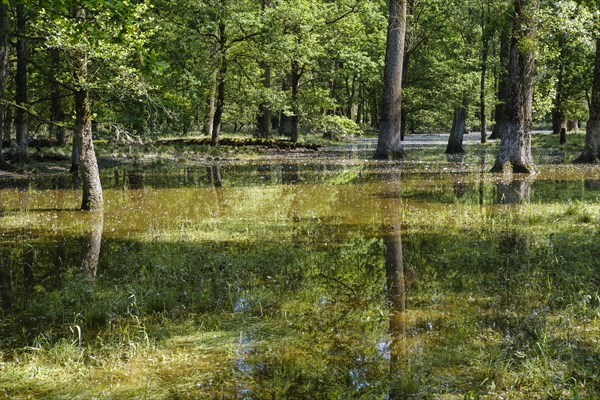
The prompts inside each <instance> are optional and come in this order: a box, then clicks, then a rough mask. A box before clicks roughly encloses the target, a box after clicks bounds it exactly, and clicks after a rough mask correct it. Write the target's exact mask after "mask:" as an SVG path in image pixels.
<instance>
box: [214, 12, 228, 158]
mask: <svg viewBox="0 0 600 400" xmlns="http://www.w3.org/2000/svg"><path fill="white" fill-rule="evenodd" d="M226 41H227V38H226V37H225V24H224V23H220V24H219V73H218V76H217V104H216V105H215V116H214V119H213V128H212V135H211V140H210V143H211V144H212V145H213V146H217V145H218V144H219V138H220V136H221V119H222V118H223V108H224V107H225V77H226V75H227V53H226V49H225V43H226Z"/></svg>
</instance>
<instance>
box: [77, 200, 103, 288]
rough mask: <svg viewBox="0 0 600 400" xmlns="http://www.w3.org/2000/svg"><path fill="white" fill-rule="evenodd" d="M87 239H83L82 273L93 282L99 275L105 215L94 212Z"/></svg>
mask: <svg viewBox="0 0 600 400" xmlns="http://www.w3.org/2000/svg"><path fill="white" fill-rule="evenodd" d="M90 218H91V221H89V225H88V227H87V228H88V229H89V231H88V232H87V234H86V237H85V238H84V239H83V240H84V243H83V253H82V255H81V271H82V272H83V273H84V274H85V275H86V277H87V278H88V279H89V280H90V281H93V280H94V279H95V278H96V274H97V273H98V261H99V259H100V248H101V247H102V246H101V245H102V230H103V228H104V215H103V213H102V212H101V211H100V212H94V213H92V215H91V216H90Z"/></svg>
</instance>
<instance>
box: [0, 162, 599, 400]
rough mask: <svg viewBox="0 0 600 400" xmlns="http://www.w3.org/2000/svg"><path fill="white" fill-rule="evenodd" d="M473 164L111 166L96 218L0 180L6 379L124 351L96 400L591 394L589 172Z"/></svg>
mask: <svg viewBox="0 0 600 400" xmlns="http://www.w3.org/2000/svg"><path fill="white" fill-rule="evenodd" d="M470 161H472V162H470ZM481 161H483V162H484V164H483V165H482V164H481ZM485 162H486V160H485V157H484V156H482V158H478V157H474V158H473V160H470V159H469V160H466V161H465V160H452V159H449V160H446V161H443V162H441V161H435V162H433V161H432V162H429V163H427V162H425V163H419V162H413V163H410V162H405V163H396V164H391V165H390V164H387V163H372V162H367V161H360V160H353V161H344V160H340V159H339V158H338V159H334V158H332V159H329V160H325V161H324V160H310V159H307V160H295V161H293V162H276V163H273V162H250V163H238V164H235V163H224V164H223V165H219V164H213V165H207V166H201V167H199V166H190V167H186V168H177V169H166V168H163V169H161V170H158V171H154V172H147V171H146V172H145V173H144V172H142V171H140V170H133V169H120V168H117V169H114V170H105V171H104V172H103V177H102V178H103V186H104V188H105V192H104V193H105V210H104V212H103V213H102V214H91V215H90V214H86V213H82V212H80V211H77V207H78V205H79V201H80V192H79V191H78V190H77V188H78V182H77V180H76V179H73V177H71V176H60V177H55V178H52V179H49V178H43V179H37V180H28V179H23V180H10V181H0V187H2V189H0V290H1V305H2V313H1V315H0V321H1V325H0V328H1V329H2V335H1V337H0V352H1V353H0V354H2V359H3V360H4V362H5V363H11V362H14V363H17V362H18V360H17V359H18V358H19V357H20V356H19V354H23V352H25V353H27V350H26V349H28V348H32V347H33V348H35V347H36V346H38V347H40V346H42V347H43V346H52V345H53V344H56V343H60V341H61V340H64V339H68V340H69V341H74V342H75V343H74V345H76V346H81V347H85V348H87V354H88V355H86V357H89V358H87V359H84V360H83V361H81V362H82V363H84V364H86V366H87V367H88V368H89V369H87V370H86V371H92V370H94V369H95V368H96V369H101V368H103V362H106V363H108V361H106V360H105V361H103V362H101V361H98V360H101V359H102V357H103V354H104V353H102V349H103V348H104V346H107V345H108V344H111V345H113V346H117V347H118V345H123V344H124V346H125V347H124V348H126V349H129V350H127V351H125V350H120V351H122V352H123V354H121V355H120V356H119V357H121V358H122V360H121V361H120V362H122V363H123V364H120V365H122V366H123V365H124V366H125V368H128V367H126V365H127V362H128V360H129V359H131V362H132V363H133V362H135V363H139V364H143V363H148V366H147V369H146V370H144V372H143V374H142V375H143V376H144V379H142V380H141V381H140V382H136V383H135V384H131V388H128V387H127V384H126V383H125V382H121V383H119V382H111V383H110V384H107V386H106V388H102V390H103V392H102V393H105V394H106V395H108V396H109V397H110V396H111V394H112V395H116V396H119V393H120V395H122V396H125V397H135V396H141V395H139V393H138V392H136V390H140V388H145V389H144V390H147V389H148V388H151V389H152V390H153V393H155V394H156V397H165V398H169V397H171V398H176V397H178V396H179V397H182V398H248V399H263V398H298V399H303V398H323V399H327V398H380V399H385V398H457V399H463V398H477V397H476V396H478V395H480V396H489V398H500V397H503V396H505V397H507V398H509V397H510V398H520V397H522V398H531V397H539V398H547V397H548V398H550V397H554V398H567V397H569V396H571V395H572V394H573V393H578V395H580V396H582V398H595V396H600V378H599V375H600V367H599V364H600V355H599V354H600V350H599V349H600V345H599V337H600V331H599V327H598V319H599V318H600V298H599V297H598V291H599V283H600V281H599V280H598V276H600V261H599V257H598V255H600V247H599V243H600V240H598V239H600V235H599V231H600V225H599V220H598V218H599V212H600V209H599V206H598V204H599V199H600V173H598V172H597V171H596V170H594V169H592V168H588V169H573V168H571V167H564V166H563V167H560V166H558V167H554V166H553V167H550V166H545V167H544V168H542V171H541V173H540V174H538V176H536V177H533V178H524V177H522V178H520V179H515V180H508V181H507V180H502V179H500V178H498V177H494V176H490V175H488V174H487V173H486V171H487V170H489V165H486V164H485ZM489 162H490V160H488V163H489ZM40 343H42V344H40ZM86 346H87V347H86ZM128 346H129V347H128ZM132 346H133V347H135V349H139V348H141V347H144V346H145V347H146V348H151V349H152V354H156V355H157V356H156V357H158V358H157V359H158V361H156V360H155V361H153V362H154V364H152V363H150V362H149V361H148V360H147V359H144V360H140V358H139V357H140V355H139V350H136V351H138V353H136V351H133V350H131V349H132ZM111 348H114V347H111ZM118 348H120V349H122V347H118ZM132 352H133V353H135V354H133V353H132ZM161 354H162V356H161ZM167 354H168V356H167ZM161 357H162V358H161ZM169 357H173V360H172V361H169ZM2 359H0V361H1V360H2ZM175 359H177V360H175ZM138 368H143V367H142V366H138ZM88 373H90V374H92V373H91V372H88ZM85 381H86V378H85V377H84V378H83V379H78V380H77V382H78V383H77V385H78V387H80V388H81V389H80V390H81V391H82V393H88V394H90V395H97V393H96V394H94V389H90V388H88V387H86V384H85ZM0 382H1V380H0ZM32 385H33V386H35V385H34V384H33V383H31V382H29V383H27V385H26V387H27V388H29V389H30V388H31V387H32ZM69 385H70V383H69V381H68V379H66V380H65V382H64V383H63V384H62V385H60V384H59V385H57V387H55V388H54V389H52V390H49V391H48V392H46V393H45V394H46V395H48V396H54V395H56V396H59V395H66V394H68V393H70V392H69V390H70V389H69ZM0 386H1V385H0ZM26 387H22V388H21V390H23V393H26V391H27V390H29V389H27V388H26ZM136 388H137V389H136ZM12 390H13V391H12V392H10V393H11V394H12V395H15V396H16V395H18V394H19V393H18V392H19V390H20V389H19V388H18V387H16V388H13V389H12ZM128 390H130V391H128ZM5 393H6V392H5ZM469 396H471V397H469Z"/></svg>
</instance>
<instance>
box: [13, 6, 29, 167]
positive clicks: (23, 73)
mask: <svg viewBox="0 0 600 400" xmlns="http://www.w3.org/2000/svg"><path fill="white" fill-rule="evenodd" d="M26 22H27V21H26V19H25V5H24V4H23V3H22V2H19V3H18V4H17V76H16V78H15V83H16V90H17V93H16V102H17V105H18V106H19V107H18V108H17V110H16V111H15V126H16V130H17V146H18V151H17V157H16V159H17V161H24V162H27V161H28V159H29V154H28V153H29V150H28V145H29V137H28V136H29V116H28V114H27V111H25V108H26V107H27V41H26V40H25V34H26Z"/></svg>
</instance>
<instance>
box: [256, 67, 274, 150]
mask: <svg viewBox="0 0 600 400" xmlns="http://www.w3.org/2000/svg"><path fill="white" fill-rule="evenodd" d="M262 68H263V78H262V86H263V88H265V89H266V90H269V89H270V88H271V66H270V65H268V64H266V63H265V64H263V67H262ZM271 118H272V113H271V109H270V108H269V105H268V104H267V103H266V102H262V103H261V104H260V105H259V106H258V115H257V116H256V136H257V137H259V138H268V137H270V136H271Z"/></svg>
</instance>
